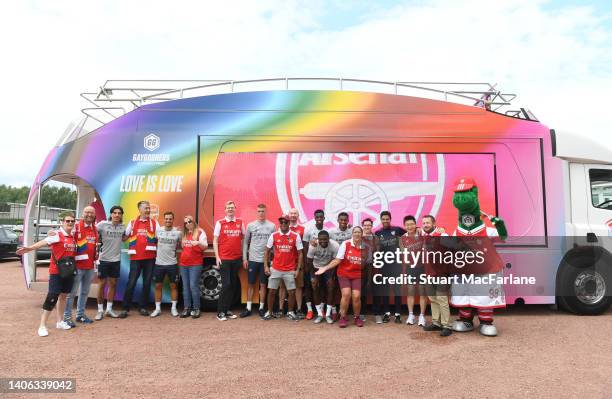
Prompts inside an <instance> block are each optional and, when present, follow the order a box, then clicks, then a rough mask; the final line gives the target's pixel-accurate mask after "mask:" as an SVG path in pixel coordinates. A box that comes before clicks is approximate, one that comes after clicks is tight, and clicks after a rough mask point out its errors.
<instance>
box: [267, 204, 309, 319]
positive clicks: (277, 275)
mask: <svg viewBox="0 0 612 399" xmlns="http://www.w3.org/2000/svg"><path fill="white" fill-rule="evenodd" d="M278 224H279V225H280V230H279V231H277V232H276V233H274V234H272V235H271V236H270V238H269V239H268V243H267V244H266V252H265V253H264V271H265V273H266V274H267V275H268V276H270V278H269V279H268V311H267V312H266V314H265V315H264V317H263V319H264V320H270V319H271V318H272V317H273V316H272V312H271V309H272V307H273V306H274V297H275V296H276V291H277V290H278V287H279V286H280V282H281V280H282V281H283V282H284V283H285V287H286V288H287V291H288V294H289V307H288V312H287V317H288V318H289V320H296V321H297V320H299V318H298V317H297V315H296V314H295V312H294V310H295V277H296V276H297V275H298V274H299V272H300V270H301V269H302V262H303V259H304V253H303V249H304V246H303V244H302V238H301V237H300V236H299V235H298V234H297V233H294V232H293V231H291V230H290V229H289V216H287V215H281V216H280V217H279V218H278ZM271 249H274V261H273V263H272V267H270V250H271Z"/></svg>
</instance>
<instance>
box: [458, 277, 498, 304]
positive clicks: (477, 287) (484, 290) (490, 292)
mask: <svg viewBox="0 0 612 399" xmlns="http://www.w3.org/2000/svg"><path fill="white" fill-rule="evenodd" d="M473 276H474V279H473V280H471V281H473V282H471V281H470V280H469V279H467V278H464V277H463V276H459V282H458V283H453V284H452V286H451V299H450V303H451V305H452V306H454V307H457V308H467V307H471V308H477V309H479V308H480V309H494V308H504V307H506V295H505V293H504V286H503V284H500V283H498V282H497V280H498V279H497V278H490V277H491V274H489V273H487V274H474V275H473ZM495 276H496V277H503V273H502V272H499V273H496V274H495ZM466 277H467V276H466Z"/></svg>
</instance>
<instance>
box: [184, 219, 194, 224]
mask: <svg viewBox="0 0 612 399" xmlns="http://www.w3.org/2000/svg"><path fill="white" fill-rule="evenodd" d="M190 223H193V220H185V224H190Z"/></svg>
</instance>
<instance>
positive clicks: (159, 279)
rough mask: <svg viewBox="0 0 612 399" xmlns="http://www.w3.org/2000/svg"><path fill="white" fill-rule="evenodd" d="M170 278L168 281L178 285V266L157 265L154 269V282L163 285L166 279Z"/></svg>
mask: <svg viewBox="0 0 612 399" xmlns="http://www.w3.org/2000/svg"><path fill="white" fill-rule="evenodd" d="M166 275H167V276H168V280H170V282H171V283H178V280H179V273H178V266H177V265H166V266H163V265H155V267H154V268H153V281H154V282H156V283H163V282H164V278H165V277H166Z"/></svg>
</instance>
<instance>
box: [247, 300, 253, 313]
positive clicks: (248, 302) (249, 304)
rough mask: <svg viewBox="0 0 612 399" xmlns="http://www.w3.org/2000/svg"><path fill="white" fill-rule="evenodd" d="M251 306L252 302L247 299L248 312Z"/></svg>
mask: <svg viewBox="0 0 612 399" xmlns="http://www.w3.org/2000/svg"><path fill="white" fill-rule="evenodd" d="M252 306H253V302H251V301H247V310H248V311H249V312H250V311H251V307H252Z"/></svg>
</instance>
